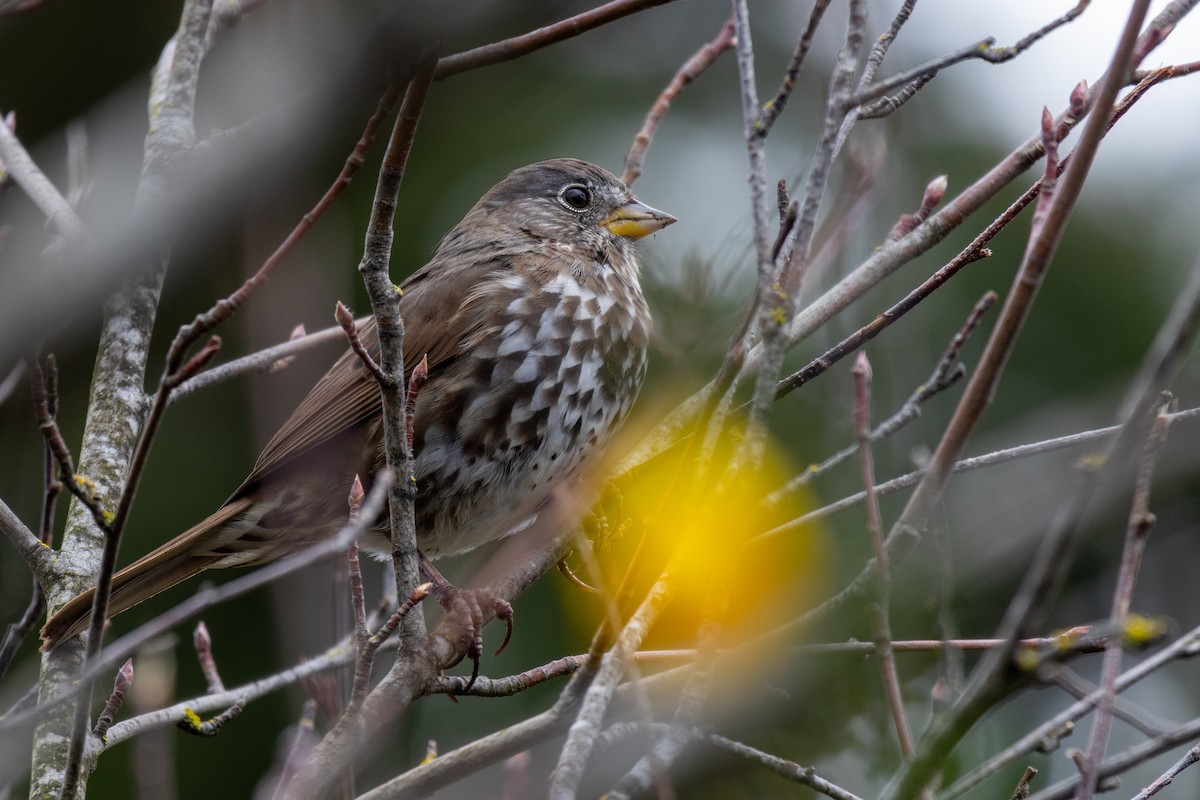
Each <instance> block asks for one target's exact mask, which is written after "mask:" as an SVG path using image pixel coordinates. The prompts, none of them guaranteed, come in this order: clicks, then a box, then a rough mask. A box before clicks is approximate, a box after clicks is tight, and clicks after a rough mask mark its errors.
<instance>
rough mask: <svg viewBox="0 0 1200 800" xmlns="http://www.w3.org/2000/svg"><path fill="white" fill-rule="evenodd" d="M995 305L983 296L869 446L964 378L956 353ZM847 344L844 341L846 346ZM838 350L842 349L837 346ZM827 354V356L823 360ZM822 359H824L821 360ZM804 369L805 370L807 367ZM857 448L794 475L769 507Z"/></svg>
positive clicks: (770, 497)
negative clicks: (930, 369)
mask: <svg viewBox="0 0 1200 800" xmlns="http://www.w3.org/2000/svg"><path fill="white" fill-rule="evenodd" d="M995 302H996V293H995V292H992V291H988V292H986V293H985V294H984V295H983V297H981V298H980V299H979V301H978V302H977V303H976V304H975V306H974V307H973V308H972V309H971V313H970V314H969V315H968V316H967V319H966V321H965V322H963V324H962V326H961V327H960V328H959V329H958V331H956V332H955V334H954V336H953V337H952V338H951V340H950V343H949V345H947V347H946V349H945V350H944V351H943V352H942V357H941V358H940V359H938V362H937V364H936V365H935V366H934V368H933V372H932V373H930V375H929V377H928V378H926V379H925V380H924V381H922V382H921V384H920V385H919V386H917V388H916V389H914V390H913V392H912V394H910V395H909V396H908V398H907V399H906V400H905V401H904V403H902V404H901V406H900V408H899V409H897V410H896V412H895V413H894V414H892V415H891V416H890V417H888V418H887V419H885V420H884V421H883V422H881V423H879V424H878V425H876V426H875V428H874V429H873V430H872V431H871V442H872V443H874V442H878V441H881V440H883V439H886V438H887V437H889V436H892V435H893V434H895V433H896V432H897V431H899V430H900V429H901V428H903V427H904V426H905V425H908V424H909V423H910V422H912V421H913V420H915V419H917V418H918V417H919V416H921V406H922V405H923V404H924V403H925V402H926V401H927V400H929V399H930V398H932V397H934V396H936V395H937V394H939V393H941V392H943V391H945V390H946V389H948V388H950V387H951V386H953V385H954V384H956V383H958V382H959V381H960V380H962V378H963V377H965V376H966V366H964V365H963V363H962V362H961V361H957V358H958V353H959V351H960V350H961V349H962V346H963V345H964V344H965V343H966V340H967V337H969V336H970V335H971V333H972V332H974V330H975V328H976V327H978V325H979V322H980V321H981V320H982V319H983V315H984V314H985V313H987V310H988V309H989V308H991V307H992V304H993V303H995ZM846 341H848V340H843V342H846ZM839 347H841V345H839ZM828 355H829V354H828V353H827V354H826V356H828ZM822 358H825V356H823V357H822ZM806 369H807V367H806ZM857 449H858V445H857V444H853V445H848V446H847V447H844V448H842V449H841V450H839V451H838V452H836V453H834V454H833V455H831V456H829V457H828V458H826V459H825V460H824V461H822V462H820V463H819V464H813V465H811V466H809V467H808V468H807V469H805V470H804V471H803V472H801V473H800V474H799V475H797V476H796V477H795V478H793V479H792V480H790V481H788V482H787V484H786V485H785V486H783V487H781V488H779V489H777V490H775V491H774V492H772V493H771V494H770V495H768V496H767V503H768V504H769V505H776V504H778V503H779V502H780V501H781V500H782V499H783V498H784V497H786V496H787V495H788V494H790V493H791V492H794V491H796V490H797V489H799V488H800V487H801V486H804V485H806V484H808V483H810V482H811V481H812V480H813V479H814V478H816V477H818V476H820V475H822V474H824V473H825V472H828V471H829V470H830V469H832V468H833V467H835V466H837V465H838V464H840V463H842V462H843V461H845V460H846V459H847V458H850V457H851V456H852V455H854V453H855V452H856V451H857Z"/></svg>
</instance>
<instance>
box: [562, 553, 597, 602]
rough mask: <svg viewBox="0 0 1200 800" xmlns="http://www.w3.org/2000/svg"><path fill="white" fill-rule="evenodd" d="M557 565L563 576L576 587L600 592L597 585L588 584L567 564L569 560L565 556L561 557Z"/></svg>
mask: <svg viewBox="0 0 1200 800" xmlns="http://www.w3.org/2000/svg"><path fill="white" fill-rule="evenodd" d="M557 566H558V571H559V572H561V573H562V574H563V577H564V578H566V579H567V581H568V582H569V583H570V584H571V585H572V586H574V587H575V588H576V589H582V590H583V591H585V592H588V593H589V594H600V590H599V589H597V588H596V587H595V586H589V585H587V584H586V583H584V582H583V580H582V579H580V577H579V576H578V575H576V574H575V573H574V572H572V571H571V568H570V567H569V566H567V560H566V559H565V558H564V559H560V560H559V562H558V565H557Z"/></svg>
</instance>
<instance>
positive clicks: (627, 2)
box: [433, 0, 671, 81]
mask: <svg viewBox="0 0 1200 800" xmlns="http://www.w3.org/2000/svg"><path fill="white" fill-rule="evenodd" d="M669 2H671V0H613V2H611V3H606V4H604V5H602V6H600V7H599V8H593V9H591V10H590V11H585V12H583V13H582V14H577V15H575V16H573V17H569V18H567V19H564V20H561V21H559V22H555V23H554V24H552V25H547V26H545V27H544V28H538V29H537V30H536V31H531V32H529V33H525V34H521V35H520V36H514V37H512V38H511V39H505V40H504V41H501V42H495V43H493V44H488V45H484V46H482V47H476V48H475V49H473V50H467V51H465V52H462V53H455V54H454V55H450V56H446V57H444V58H442V59H440V60H439V61H438V62H437V69H436V70H435V71H434V73H433V76H434V79H435V80H439V81H440V80H442V79H444V78H449V77H450V76H451V75H457V74H458V73H460V72H466V71H467V70H471V69H479V68H480V67H486V66H489V65H491V64H498V63H500V62H502V61H512V60H513V59H514V58H520V57H521V56H523V55H527V54H529V53H532V52H533V51H535V50H540V49H542V48H543V47H548V46H550V45H552V44H555V43H557V42H561V41H564V40H566V39H571V38H574V37H576V36H579V35H580V34H582V33H586V32H587V31H590V30H591V29H592V28H598V27H600V26H601V25H607V24H608V23H610V22H614V21H616V20H618V19H621V18H622V17H627V16H629V15H630V14H636V13H638V12H639V11H645V10H646V9H648V8H653V7H654V6H661V5H665V4H666V3H669Z"/></svg>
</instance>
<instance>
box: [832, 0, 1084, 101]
mask: <svg viewBox="0 0 1200 800" xmlns="http://www.w3.org/2000/svg"><path fill="white" fill-rule="evenodd" d="M1090 4H1091V0H1080V2H1079V3H1078V5H1076V6H1075V7H1074V8H1072V9H1071V10H1070V11H1068V12H1066V13H1065V14H1063V15H1062V16H1061V17H1059V18H1057V19H1055V20H1052V21H1051V22H1048V23H1047V24H1045V25H1043V26H1042V27H1041V28H1039V29H1038V30H1036V31H1034V32H1033V33H1031V34H1029V35H1028V36H1025V37H1024V38H1023V39H1021V40H1020V41H1019V42H1017V43H1016V44H1014V45H1011V46H1008V47H994V46H993V45H995V44H996V40H995V39H994V38H992V37H990V36H989V37H987V38H986V39H983V40H981V41H978V42H975V43H974V44H969V45H967V46H966V47H964V48H962V49H960V50H956V51H955V52H953V53H948V54H946V55H944V56H941V57H939V58H935V59H933V60H932V61H928V62H926V63H924V64H921V65H919V66H916V67H913V68H912V69H908V70H905V71H904V72H900V73H897V74H896V75H893V76H892V77H890V78H888V79H886V80H883V81H880V82H879V83H875V84H872V85H870V86H868V87H865V88H862V89H860V90H859V91H858V92H856V93H855V95H854V96H853V97H851V98H850V99H849V101H848V103H849V105H851V106H861V105H863V104H865V103H868V102H870V101H871V100H875V99H877V98H879V97H882V96H883V95H885V94H887V93H888V92H891V91H893V90H894V89H898V88H899V87H901V86H903V85H905V84H907V83H912V82H914V81H917V80H921V81H928V80H929V79H931V78H932V77H933V76H935V75H937V73H938V72H940V71H941V70H943V69H945V68H946V67H949V66H952V65H954V64H958V63H961V62H963V61H969V60H971V59H976V58H978V59H981V60H983V61H987V62H988V63H990V64H1003V63H1004V62H1005V61H1010V60H1012V59H1014V58H1016V57H1017V56H1018V55H1020V54H1021V53H1022V52H1024V51H1025V50H1028V49H1029V48H1030V47H1032V46H1033V45H1034V44H1035V43H1036V42H1037V41H1039V40H1040V39H1042V38H1043V37H1045V36H1046V35H1047V34H1049V33H1051V32H1052V31H1054V30H1055V29H1057V28H1059V27H1061V26H1063V25H1066V24H1067V23H1068V22H1071V21H1072V20H1074V19H1075V18H1076V17H1078V16H1079V15H1080V14H1082V13H1083V12H1084V10H1085V9H1086V8H1087V7H1088V5H1090Z"/></svg>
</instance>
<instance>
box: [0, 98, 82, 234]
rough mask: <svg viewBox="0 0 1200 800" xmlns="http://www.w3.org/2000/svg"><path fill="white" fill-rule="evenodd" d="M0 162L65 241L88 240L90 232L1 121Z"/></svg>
mask: <svg viewBox="0 0 1200 800" xmlns="http://www.w3.org/2000/svg"><path fill="white" fill-rule="evenodd" d="M0 162H3V164H4V167H5V170H6V171H7V173H8V174H9V175H11V176H12V177H13V179H14V180H15V181H16V182H17V184H18V185H19V186H20V187H21V188H22V189H24V190H25V193H26V194H28V195H29V199H31V200H33V202H34V204H35V205H37V207H38V208H39V209H41V211H42V213H43V214H45V215H46V218H47V219H48V220H50V223H51V224H53V225H54V227H56V228H58V230H59V231H60V232H61V233H62V235H63V236H65V237H66V238H67V241H68V242H70V243H72V244H83V243H85V242H88V241H90V240H91V238H92V234H91V231H89V230H88V227H87V225H86V224H84V222H83V220H81V219H80V218H79V215H78V214H76V213H75V209H74V208H72V207H71V203H70V201H68V200H67V198H65V197H63V195H62V193H61V192H60V191H58V188H57V187H56V186H55V185H54V184H53V183H51V181H50V179H49V178H47V177H46V175H45V173H44V172H42V171H41V169H39V168H38V165H37V164H36V163H35V162H34V160H33V158H32V157H31V156H30V155H29V153H28V151H26V150H25V148H24V146H22V144H21V140H20V139H18V138H17V134H16V133H15V132H14V131H13V129H12V128H10V127H9V126H8V125H7V124H6V123H5V121H4V120H3V119H0Z"/></svg>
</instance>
